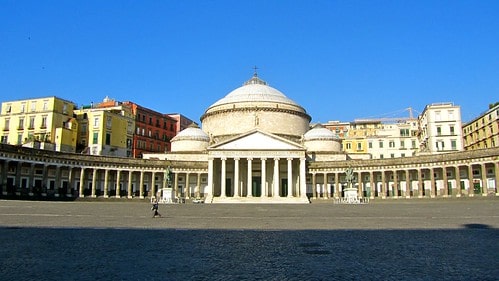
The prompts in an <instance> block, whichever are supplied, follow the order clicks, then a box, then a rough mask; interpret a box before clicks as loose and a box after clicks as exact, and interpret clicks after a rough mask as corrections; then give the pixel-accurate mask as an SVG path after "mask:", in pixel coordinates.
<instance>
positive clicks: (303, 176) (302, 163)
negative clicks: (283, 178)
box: [300, 158, 307, 198]
mask: <svg viewBox="0 0 499 281" xmlns="http://www.w3.org/2000/svg"><path fill="white" fill-rule="evenodd" d="M305 161H306V159H305V158H300V197H302V198H306V197H307V178H306V176H307V171H306V162H305Z"/></svg>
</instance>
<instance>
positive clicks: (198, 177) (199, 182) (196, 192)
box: [194, 173, 201, 198]
mask: <svg viewBox="0 0 499 281" xmlns="http://www.w3.org/2000/svg"><path fill="white" fill-rule="evenodd" d="M194 192H195V196H196V198H201V194H200V192H201V173H198V176H197V181H196V190H195V191H194Z"/></svg>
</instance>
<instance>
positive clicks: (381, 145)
mask: <svg viewBox="0 0 499 281" xmlns="http://www.w3.org/2000/svg"><path fill="white" fill-rule="evenodd" d="M379 148H383V141H382V140H380V141H379Z"/></svg>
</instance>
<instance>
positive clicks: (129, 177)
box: [127, 170, 133, 198]
mask: <svg viewBox="0 0 499 281" xmlns="http://www.w3.org/2000/svg"><path fill="white" fill-rule="evenodd" d="M132 173H133V171H132V170H129V171H128V194H127V196H128V198H133V190H132Z"/></svg>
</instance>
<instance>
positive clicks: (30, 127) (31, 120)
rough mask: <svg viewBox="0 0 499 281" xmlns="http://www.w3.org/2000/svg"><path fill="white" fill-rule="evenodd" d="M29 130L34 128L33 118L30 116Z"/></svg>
mask: <svg viewBox="0 0 499 281" xmlns="http://www.w3.org/2000/svg"><path fill="white" fill-rule="evenodd" d="M28 128H29V129H34V128H35V116H30V117H29V127H28Z"/></svg>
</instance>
